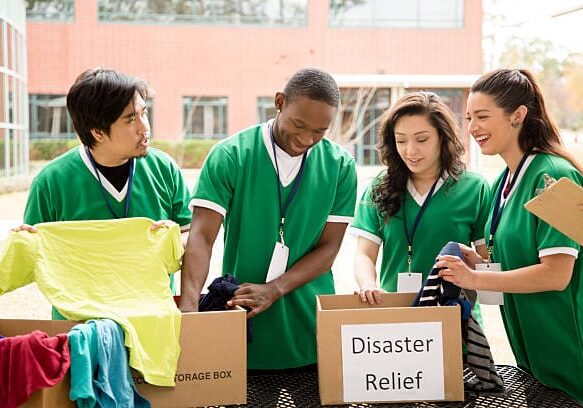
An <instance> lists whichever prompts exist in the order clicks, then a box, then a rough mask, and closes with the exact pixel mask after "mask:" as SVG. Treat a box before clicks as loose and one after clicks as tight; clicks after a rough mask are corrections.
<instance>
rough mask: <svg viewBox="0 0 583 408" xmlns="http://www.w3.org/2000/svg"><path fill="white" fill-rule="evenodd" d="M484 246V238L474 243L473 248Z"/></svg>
mask: <svg viewBox="0 0 583 408" xmlns="http://www.w3.org/2000/svg"><path fill="white" fill-rule="evenodd" d="M478 245H486V238H480V239H477V240H475V241H474V246H478Z"/></svg>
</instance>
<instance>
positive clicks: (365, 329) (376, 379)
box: [341, 322, 444, 402]
mask: <svg viewBox="0 0 583 408" xmlns="http://www.w3.org/2000/svg"><path fill="white" fill-rule="evenodd" d="M341 336H342V371H343V383H344V401H346V402H375V401H430V400H442V399H444V377H443V341H442V325H441V322H420V323H383V324H351V325H342V327H341Z"/></svg>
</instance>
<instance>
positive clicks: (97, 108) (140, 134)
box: [18, 68, 191, 317]
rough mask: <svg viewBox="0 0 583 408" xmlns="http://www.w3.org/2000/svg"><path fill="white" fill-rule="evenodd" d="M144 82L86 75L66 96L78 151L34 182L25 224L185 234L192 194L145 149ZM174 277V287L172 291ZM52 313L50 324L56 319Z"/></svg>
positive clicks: (171, 168)
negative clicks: (132, 224)
mask: <svg viewBox="0 0 583 408" xmlns="http://www.w3.org/2000/svg"><path fill="white" fill-rule="evenodd" d="M147 97H148V86H147V84H146V83H145V82H143V81H141V80H139V79H137V78H132V77H130V76H127V75H125V74H122V73H120V72H117V71H113V70H106V69H101V68H97V69H91V70H88V71H85V72H83V73H82V74H81V75H79V77H77V79H76V81H75V83H74V84H73V86H72V87H71V89H70V90H69V92H68V94H67V110H68V112H69V114H70V116H71V120H72V122H73V127H74V128H75V132H76V133H77V136H78V137H79V140H80V141H81V145H80V146H78V147H75V148H73V149H71V150H70V151H68V152H66V153H64V154H63V155H61V156H59V157H57V158H56V159H55V160H53V161H51V162H50V163H48V164H47V165H46V166H45V167H44V168H43V169H42V170H41V172H40V173H39V174H38V175H37V176H36V177H35V179H34V180H33V182H32V185H31V188H30V192H29V195H28V201H27V203H26V209H25V211H24V222H25V224H27V225H23V226H21V227H19V228H18V229H20V230H22V229H28V230H29V231H33V232H34V228H32V227H30V226H32V225H34V224H37V223H41V222H52V221H77V220H105V219H112V218H127V217H148V218H150V219H152V220H156V221H157V222H156V223H154V225H153V229H155V228H158V227H160V226H161V225H163V222H158V221H161V220H171V221H174V222H176V223H178V224H179V225H180V226H181V230H183V231H188V228H189V226H190V219H191V212H190V210H189V209H188V201H189V191H188V188H187V186H186V183H185V181H184V178H183V176H182V173H181V172H180V169H179V168H178V166H177V165H176V163H175V162H174V161H173V160H172V158H170V157H169V156H168V155H167V154H165V153H163V152H161V151H159V150H157V149H154V148H151V147H149V142H150V124H149V122H148V116H147V108H146V99H147ZM172 282H173V281H172V277H171V286H173V285H172ZM55 312H56V311H55V310H53V317H59V315H58V314H56V313H55Z"/></svg>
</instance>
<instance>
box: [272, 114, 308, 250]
mask: <svg viewBox="0 0 583 408" xmlns="http://www.w3.org/2000/svg"><path fill="white" fill-rule="evenodd" d="M274 123H275V122H274ZM274 123H272V124H271V125H269V137H270V138H271V148H272V149H273V161H274V162H275V182H276V184H277V200H278V203H279V214H280V222H279V237H280V239H281V243H282V244H285V241H284V239H283V224H284V223H285V214H286V213H287V209H288V208H289V205H290V204H291V202H292V200H293V199H294V197H295V195H296V192H297V191H298V187H299V186H300V181H301V180H302V175H303V174H304V168H305V164H306V157H307V156H308V152H305V153H304V154H303V156H302V164H300V171H299V172H298V175H297V176H296V179H295V180H294V183H293V185H292V190H291V193H290V195H289V197H288V198H287V201H286V202H285V204H284V205H283V206H282V205H281V187H280V184H281V183H280V181H279V165H278V164H277V154H276V152H275V142H274V140H273V124H274Z"/></svg>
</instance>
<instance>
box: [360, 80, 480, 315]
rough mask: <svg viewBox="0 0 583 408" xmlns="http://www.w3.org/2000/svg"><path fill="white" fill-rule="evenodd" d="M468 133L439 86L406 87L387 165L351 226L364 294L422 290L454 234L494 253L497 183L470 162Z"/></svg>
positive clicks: (390, 116)
mask: <svg viewBox="0 0 583 408" xmlns="http://www.w3.org/2000/svg"><path fill="white" fill-rule="evenodd" d="M460 140H461V137H460V131H459V126H458V125H457V123H456V120H455V117H454V115H453V112H452V111H451V110H450V109H449V108H448V106H447V105H446V104H445V103H444V102H443V101H442V100H441V99H440V98H439V97H438V96H437V95H436V94H434V93H431V92H413V93H409V94H406V95H404V96H403V97H402V98H400V99H399V100H398V101H397V102H396V103H395V104H394V105H393V106H392V107H391V109H390V110H389V111H387V112H386V113H385V114H384V117H383V118H382V120H381V125H380V130H379V142H378V149H379V156H380V158H381V161H382V163H383V164H384V165H385V166H386V169H385V170H384V171H383V172H382V173H381V174H380V175H379V176H378V177H377V178H376V179H374V180H373V181H372V183H371V184H370V186H369V187H368V188H367V189H366V191H365V192H364V194H363V196H362V199H361V201H360V203H359V205H358V206H357V209H356V216H355V218H354V221H353V225H352V228H351V232H352V233H353V234H354V235H356V236H357V237H358V238H357V252H356V257H355V267H354V268H355V271H354V272H355V277H356V281H357V283H358V286H359V293H360V297H361V300H362V302H368V303H371V304H372V303H379V302H380V293H382V292H384V291H389V292H397V291H399V292H417V291H418V290H420V289H421V284H422V281H424V280H425V278H426V277H427V275H428V274H429V272H430V271H431V268H432V267H433V264H434V263H435V256H436V254H438V253H439V251H440V250H441V248H442V247H443V246H444V245H445V244H446V243H447V242H448V241H458V242H462V243H464V244H466V245H471V244H472V243H473V244H474V245H475V246H476V248H477V249H478V251H479V252H480V253H482V254H483V255H484V256H485V255H486V254H487V252H486V245H485V240H484V225H485V223H486V218H487V216H488V209H489V208H490V202H489V198H490V189H489V186H488V184H487V182H486V180H485V179H484V178H483V177H481V176H480V175H478V174H476V173H471V172H467V171H466V170H465V165H464V163H463V162H462V155H463V153H464V148H463V145H462V143H461V141H460ZM381 245H382V247H383V252H382V266H381V269H380V273H379V281H380V285H379V284H377V272H376V268H375V265H376V260H377V257H378V253H379V249H380V247H381ZM478 312H479V311H478ZM478 315H479V313H478Z"/></svg>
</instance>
